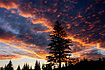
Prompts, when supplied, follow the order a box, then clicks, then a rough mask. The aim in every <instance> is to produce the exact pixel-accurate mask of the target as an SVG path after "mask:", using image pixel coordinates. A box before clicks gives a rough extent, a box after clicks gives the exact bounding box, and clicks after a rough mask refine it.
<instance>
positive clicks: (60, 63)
mask: <svg viewBox="0 0 105 70" xmlns="http://www.w3.org/2000/svg"><path fill="white" fill-rule="evenodd" d="M59 70H61V60H59Z"/></svg>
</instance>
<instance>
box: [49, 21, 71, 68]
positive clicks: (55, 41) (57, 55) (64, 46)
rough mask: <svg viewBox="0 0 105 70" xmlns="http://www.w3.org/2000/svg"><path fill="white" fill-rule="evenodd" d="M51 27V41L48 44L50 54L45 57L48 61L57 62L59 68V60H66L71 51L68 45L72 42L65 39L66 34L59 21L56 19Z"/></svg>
mask: <svg viewBox="0 0 105 70" xmlns="http://www.w3.org/2000/svg"><path fill="white" fill-rule="evenodd" d="M53 29H54V31H53V32H52V33H51V34H50V37H51V43H50V44H48V46H50V47H49V48H48V49H49V51H50V52H49V53H50V54H51V55H50V56H47V58H48V62H51V63H59V69H61V62H66V60H67V56H68V54H70V53H71V49H70V47H69V46H72V42H71V40H69V39H66V37H67V34H66V32H65V30H64V27H62V25H61V23H59V21H56V23H55V25H54V28H53Z"/></svg>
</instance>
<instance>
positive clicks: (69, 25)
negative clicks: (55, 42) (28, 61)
mask: <svg viewBox="0 0 105 70" xmlns="http://www.w3.org/2000/svg"><path fill="white" fill-rule="evenodd" d="M104 4H105V3H104V0H92V1H89V0H60V1H59V0H52V1H49V0H46V1H44V0H43V1H41V0H38V1H37V0H34V1H32V0H27V1H26V0H23V1H20V0H18V1H17V0H9V1H7V0H0V10H1V11H0V15H1V16H0V41H1V42H4V43H6V44H8V45H11V46H13V47H16V48H19V49H21V50H23V51H25V52H27V53H28V54H30V55H31V56H29V55H27V56H29V57H32V55H36V56H35V57H38V56H39V57H38V58H40V55H41V54H43V55H44V54H45V55H47V51H46V47H47V45H48V43H49V42H50V38H49V34H50V33H51V32H52V31H53V25H54V23H55V21H56V20H60V22H61V23H62V25H63V26H64V27H65V30H66V32H67V34H68V38H69V39H71V40H72V41H73V44H74V46H73V47H72V49H73V50H72V51H73V53H76V52H79V55H80V56H81V55H86V56H87V57H88V56H92V55H93V53H94V52H95V51H92V52H93V53H92V52H91V53H87V54H83V53H81V51H83V50H84V49H86V50H88V49H91V48H92V47H93V46H96V45H97V44H98V43H99V44H100V47H98V49H103V48H105V45H104V43H105V42H104V41H105V25H104V18H105V17H104V15H105V10H104V9H105V8H104ZM28 50H29V51H28ZM89 51H91V50H89ZM15 54H19V55H26V54H20V53H19V52H15ZM90 54H92V55H90ZM94 56H97V57H101V56H99V55H98V54H96V55H95V54H94ZM81 57H82V56H81Z"/></svg>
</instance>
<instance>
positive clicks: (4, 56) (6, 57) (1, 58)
mask: <svg viewBox="0 0 105 70" xmlns="http://www.w3.org/2000/svg"><path fill="white" fill-rule="evenodd" d="M18 58H20V57H18V56H15V55H4V54H0V60H11V59H18Z"/></svg>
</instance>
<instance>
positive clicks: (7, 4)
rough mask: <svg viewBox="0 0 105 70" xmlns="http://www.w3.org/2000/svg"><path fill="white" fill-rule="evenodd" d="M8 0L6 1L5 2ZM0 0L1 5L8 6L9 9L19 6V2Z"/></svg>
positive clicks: (2, 6)
mask: <svg viewBox="0 0 105 70" xmlns="http://www.w3.org/2000/svg"><path fill="white" fill-rule="evenodd" d="M5 2H6V3H5ZM5 2H4V1H0V7H1V8H6V9H8V10H10V9H12V8H18V6H19V4H16V3H15V2H13V1H5Z"/></svg>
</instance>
